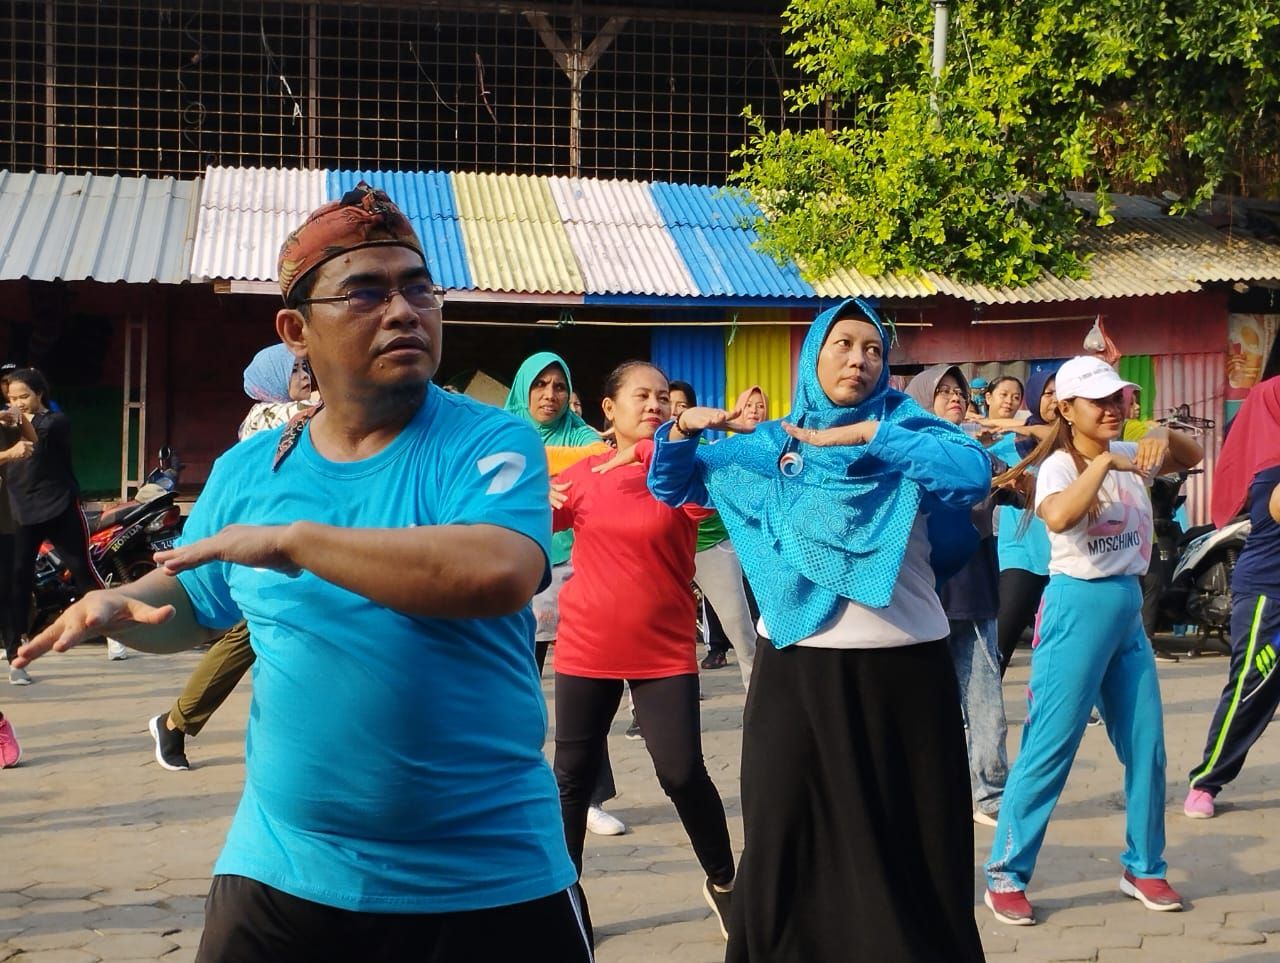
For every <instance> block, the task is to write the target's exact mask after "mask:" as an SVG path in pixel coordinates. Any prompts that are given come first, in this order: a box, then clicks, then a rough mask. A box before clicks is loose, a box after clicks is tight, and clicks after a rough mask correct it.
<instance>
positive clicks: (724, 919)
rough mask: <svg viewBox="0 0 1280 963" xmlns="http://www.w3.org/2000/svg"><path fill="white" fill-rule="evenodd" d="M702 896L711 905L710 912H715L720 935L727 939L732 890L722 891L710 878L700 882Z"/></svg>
mask: <svg viewBox="0 0 1280 963" xmlns="http://www.w3.org/2000/svg"><path fill="white" fill-rule="evenodd" d="M702 898H703V899H705V900H706V901H707V905H708V906H710V907H711V912H712V913H713V914H715V918H716V922H717V923H718V924H719V925H720V935H721V936H723V937H724V938H725V940H726V941H727V940H728V939H729V904H730V903H732V902H733V890H730V891H729V892H727V893H722V892H720V890H718V889H716V888H715V886H713V885H712V884H711V880H707V881H706V882H705V883H703V884H702Z"/></svg>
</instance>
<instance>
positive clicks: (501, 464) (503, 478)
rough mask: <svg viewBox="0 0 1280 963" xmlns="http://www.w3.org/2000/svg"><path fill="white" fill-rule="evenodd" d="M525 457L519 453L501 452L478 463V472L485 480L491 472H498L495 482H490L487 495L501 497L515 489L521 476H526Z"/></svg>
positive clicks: (494, 478)
mask: <svg viewBox="0 0 1280 963" xmlns="http://www.w3.org/2000/svg"><path fill="white" fill-rule="evenodd" d="M525 464H526V462H525V457H524V455H522V454H520V453H519V452H518V451H500V452H498V453H497V454H496V455H485V456H484V457H483V458H481V459H478V460H477V461H476V471H478V472H480V477H481V478H483V477H484V476H485V475H488V474H489V473H490V472H496V474H495V475H494V476H493V481H491V482H489V488H488V490H486V491H485V494H486V495H501V494H502V493H503V492H509V491H511V489H512V488H514V487H515V484H516V482H518V481H519V480H520V476H521V475H523V474H524V466H525Z"/></svg>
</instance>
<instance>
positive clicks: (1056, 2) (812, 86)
mask: <svg viewBox="0 0 1280 963" xmlns="http://www.w3.org/2000/svg"><path fill="white" fill-rule="evenodd" d="M951 18H952V20H951V31H950V36H949V43H948V51H947V67H946V70H945V71H944V73H943V76H942V77H941V78H940V80H938V81H937V82H935V81H934V79H933V78H932V76H931V71H930V61H931V43H932V32H933V11H932V4H931V3H930V0H792V2H791V4H790V6H789V7H788V9H787V12H786V14H785V25H784V28H783V29H784V31H785V32H786V33H787V35H788V36H789V37H790V38H791V41H792V42H791V45H790V48H789V52H790V53H791V54H792V55H793V56H794V57H796V58H797V62H798V64H799V67H800V69H801V70H802V71H803V73H804V75H805V77H806V78H807V82H806V83H804V84H803V85H802V86H801V87H800V88H799V89H797V90H793V91H789V92H788V95H787V96H788V102H789V106H790V108H791V109H792V110H795V111H806V110H807V111H810V112H811V113H812V112H816V111H824V112H830V115H831V116H833V117H834V118H835V122H834V123H832V124H830V125H828V126H829V127H830V129H829V130H808V131H806V132H801V133H797V132H794V131H790V130H780V131H775V130H771V129H769V127H768V125H767V124H766V123H765V122H764V120H763V119H762V118H760V117H758V116H755V115H753V114H751V112H750V111H748V117H749V118H750V121H751V123H752V126H753V134H752V136H751V137H750V139H749V141H748V143H747V144H746V145H745V146H744V147H743V149H742V150H740V151H739V152H738V157H739V159H740V161H741V162H742V168H741V170H740V171H739V172H738V173H737V174H735V175H734V177H733V178H732V180H731V182H732V184H733V185H734V186H736V187H738V188H742V189H745V190H747V191H749V192H750V193H751V195H752V196H753V197H755V198H756V199H757V200H759V201H760V202H761V203H762V204H763V205H764V206H765V207H766V208H767V210H768V211H769V214H770V219H769V221H768V222H766V223H762V224H760V225H758V227H759V230H760V232H761V239H762V244H763V246H764V248H765V250H767V251H769V252H770V253H771V254H773V255H774V256H775V257H778V258H780V259H781V258H793V259H795V260H797V261H798V262H800V263H801V264H802V265H804V268H805V271H806V273H807V274H809V275H810V276H811V277H821V276H823V275H825V274H827V273H829V272H830V271H831V270H833V269H834V268H837V267H854V268H857V269H858V270H861V271H863V272H865V273H869V274H879V273H883V272H886V271H899V270H905V271H912V272H916V271H938V272H942V273H946V274H949V275H951V276H954V277H958V278H962V279H965V280H970V281H978V282H982V283H987V284H999V285H1018V284H1024V283H1026V282H1028V281H1031V280H1033V279H1035V278H1036V277H1037V276H1039V275H1040V274H1041V273H1042V272H1043V271H1045V270H1048V271H1052V272H1054V273H1056V274H1063V275H1069V276H1080V275H1082V274H1083V273H1085V272H1086V271H1087V268H1086V265H1085V264H1084V262H1083V260H1082V258H1081V257H1080V255H1079V253H1078V252H1077V250H1076V249H1075V248H1074V247H1073V238H1074V237H1075V234H1076V230H1077V227H1078V224H1079V221H1080V218H1081V216H1082V215H1081V214H1080V213H1079V212H1078V211H1076V210H1075V209H1073V208H1072V207H1071V206H1070V205H1069V204H1068V203H1067V202H1066V199H1065V197H1064V192H1065V191H1067V190H1092V191H1096V192H1098V197H1099V203H1100V210H1099V214H1098V221H1099V223H1102V224H1105V223H1107V222H1109V220H1110V214H1109V212H1108V210H1107V204H1106V192H1108V191H1134V190H1141V191H1147V192H1158V191H1172V192H1174V193H1175V194H1176V195H1177V196H1178V197H1179V198H1180V199H1181V200H1180V201H1179V207H1180V209H1184V210H1185V209H1190V208H1194V207H1195V206H1196V205H1198V204H1200V203H1201V202H1203V201H1204V200H1206V199H1207V198H1209V197H1210V196H1211V195H1212V194H1213V193H1214V192H1215V191H1229V192H1232V193H1236V194H1240V195H1256V196H1274V195H1275V194H1276V192H1277V189H1278V188H1280V159H1278V158H1280V2H1277V0H1230V2H1223V0H952V3H951Z"/></svg>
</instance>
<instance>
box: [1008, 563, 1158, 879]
mask: <svg viewBox="0 0 1280 963" xmlns="http://www.w3.org/2000/svg"><path fill="white" fill-rule="evenodd" d="M1039 636H1040V643H1039V645H1038V646H1037V647H1036V650H1035V652H1034V654H1033V655H1032V657H1031V680H1030V682H1029V683H1028V692H1027V722H1026V725H1025V727H1024V728H1023V730H1022V749H1021V751H1020V753H1019V755H1018V758H1017V760H1016V761H1015V762H1014V764H1013V768H1012V770H1011V771H1010V773H1009V782H1008V785H1006V786H1005V791H1004V801H1003V803H1002V805H1001V807H1000V820H999V825H998V826H997V827H996V834H995V841H994V843H993V844H992V847H991V859H990V860H988V861H987V865H986V871H987V885H988V886H990V887H991V889H992V890H993V891H995V892H1001V893H1003V892H1010V891H1013V890H1024V889H1026V888H1027V884H1028V883H1029V882H1030V881H1031V875H1032V873H1033V872H1034V871H1035V866H1036V857H1037V856H1038V855H1039V853H1040V846H1041V845H1042V844H1043V843H1044V834H1045V830H1046V829H1047V827H1048V825H1049V816H1050V815H1051V814H1052V813H1053V808H1054V806H1056V805H1057V803H1058V796H1059V795H1060V794H1061V793H1062V787H1063V786H1064V785H1066V782H1067V774H1068V773H1069V772H1070V770H1071V763H1072V762H1073V761H1074V759H1075V755H1076V749H1078V748H1079V746H1080V738H1081V736H1082V735H1083V734H1084V731H1085V726H1086V724H1087V723H1088V720H1089V711H1090V709H1092V708H1093V706H1094V705H1098V706H1100V707H1101V708H1102V715H1103V718H1104V720H1105V721H1106V726H1107V735H1108V737H1109V738H1110V739H1111V744H1112V745H1113V746H1114V747H1115V750H1116V755H1117V756H1118V757H1119V759H1120V762H1121V764H1123V766H1124V790H1125V812H1126V822H1125V850H1124V853H1123V854H1122V855H1121V857H1120V862H1121V864H1122V865H1123V866H1124V868H1125V869H1127V870H1129V871H1130V872H1132V873H1133V875H1134V876H1137V877H1140V878H1141V877H1153V878H1163V877H1164V875H1165V872H1166V864H1165V861H1164V802H1165V799H1164V796H1165V751H1164V715H1163V712H1162V711H1161V706H1160V685H1159V682H1158V681H1157V679H1156V667H1155V658H1154V656H1153V655H1152V652H1151V644H1150V642H1148V641H1147V636H1146V633H1145V632H1144V631H1143V628H1142V589H1141V587H1140V586H1139V584H1138V578H1137V576H1132V575H1125V576H1113V577H1111V578H1103V579H1092V580H1088V581H1085V580H1082V579H1075V578H1071V577H1069V576H1066V575H1054V576H1053V577H1052V578H1050V580H1049V586H1048V588H1046V589H1045V593H1044V601H1043V603H1042V607H1041V611H1040V627H1039Z"/></svg>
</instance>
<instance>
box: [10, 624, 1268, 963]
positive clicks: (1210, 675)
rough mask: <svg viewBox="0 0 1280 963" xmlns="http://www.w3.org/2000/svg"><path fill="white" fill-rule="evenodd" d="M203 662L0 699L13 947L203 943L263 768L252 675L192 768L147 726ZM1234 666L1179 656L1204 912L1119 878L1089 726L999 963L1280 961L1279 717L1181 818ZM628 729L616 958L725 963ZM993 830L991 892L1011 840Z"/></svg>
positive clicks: (81, 677) (616, 861)
mask: <svg viewBox="0 0 1280 963" xmlns="http://www.w3.org/2000/svg"><path fill="white" fill-rule="evenodd" d="M197 658H198V654H197V653H184V654H182V655H176V656H168V657H159V656H143V655H135V656H134V657H133V658H131V659H129V660H128V661H126V662H119V663H109V662H107V660H106V658H105V654H104V651H103V649H102V648H101V647H86V648H81V649H77V650H75V651H73V652H71V653H68V654H67V655H64V656H54V657H49V658H46V659H43V660H41V661H40V662H39V663H37V664H36V665H35V667H34V669H33V675H34V676H35V677H36V678H37V683H36V684H35V685H32V686H29V687H26V688H14V687H10V686H8V685H4V684H2V683H0V710H3V711H4V712H5V713H6V714H7V715H8V716H9V717H10V718H11V719H12V721H13V723H14V725H15V727H16V728H17V730H18V734H19V736H20V738H21V740H22V743H23V747H24V750H25V752H26V756H25V758H24V759H23V762H22V764H21V765H20V766H19V767H17V768H15V769H9V770H5V771H3V772H0V961H4V960H14V961H21V963H64V961H65V963H73V961H85V963H91V961H95V960H111V961H124V960H165V961H169V963H179V961H183V960H190V959H192V958H193V957H194V954H195V947H196V944H197V943H198V941H199V937H200V928H201V924H202V919H203V898H204V895H205V893H206V892H207V890H208V885H209V872H210V868H211V866H212V864H213V860H214V857H215V856H216V854H217V852H218V849H219V846H220V844H221V841H222V837H223V834H224V832H225V831H226V828H227V824H228V821H229V820H230V817H231V814H232V812H233V810H234V807H235V804H236V801H237V799H238V797H239V792H240V786H241V782H242V779H243V766H242V745H243V726H244V721H245V717H246V713H247V711H248V703H249V685H248V680H246V681H245V683H243V684H242V686H241V688H240V689H239V690H237V692H236V693H235V694H234V695H233V696H232V698H231V699H230V700H229V701H228V703H227V705H226V706H225V707H224V708H223V710H222V711H221V712H220V713H219V714H218V715H217V716H215V717H214V719H213V721H212V722H211V723H210V724H209V725H208V727H207V728H206V729H205V731H204V733H203V734H202V735H201V736H200V738H199V739H197V740H192V741H189V743H188V746H189V754H190V756H191V759H192V762H193V764H194V765H195V767H196V768H194V769H193V770H192V771H190V772H185V773H171V772H166V771H164V770H162V769H161V768H160V767H159V766H157V765H156V764H155V762H154V761H153V758H152V746H151V740H150V737H149V736H148V734H147V731H146V722H147V719H148V717H149V716H152V715H155V714H156V713H158V712H161V711H162V710H164V709H166V708H167V707H168V706H169V705H170V704H171V702H172V699H173V697H174V696H175V694H176V693H177V692H178V690H179V689H180V687H181V686H182V683H183V682H184V680H185V679H186V676H187V674H188V672H190V670H191V668H192V667H193V666H194V665H195V663H196V660H197ZM731 658H732V657H731ZM334 671H341V668H340V667H339V666H335V667H334ZM1225 671H1226V663H1225V660H1223V659H1222V658H1215V657H1205V658H1200V659H1194V660H1187V659H1184V660H1183V661H1182V662H1180V663H1178V664H1176V665H1161V666H1160V679H1161V685H1162V687H1163V692H1164V702H1165V713H1166V725H1165V728H1166V735H1167V743H1168V752H1169V792H1168V807H1169V809H1168V812H1169V817H1168V836H1169V845H1168V859H1169V863H1170V866H1171V871H1170V879H1171V881H1172V882H1173V884H1174V885H1175V886H1177V887H1178V889H1179V890H1181V891H1182V893H1183V894H1184V896H1186V897H1187V898H1188V899H1189V901H1190V908H1189V909H1188V911H1187V912H1184V913H1151V912H1149V911H1147V910H1145V909H1143V908H1142V907H1141V906H1140V905H1138V904H1137V903H1135V902H1133V901H1131V900H1128V899H1126V898H1124V897H1123V896H1121V895H1120V893H1119V892H1118V891H1117V888H1116V882H1117V880H1118V878H1119V875H1120V868H1119V866H1118V864H1117V856H1118V854H1119V852H1120V850H1121V848H1122V847H1123V843H1124V839H1123V835H1124V817H1123V795H1122V791H1121V785H1122V783H1121V771H1120V767H1119V764H1118V763H1117V762H1116V760H1115V757H1114V755H1113V753H1112V752H1111V749H1110V746H1109V744H1108V742H1107V739H1106V734H1105V732H1104V731H1103V730H1102V729H1100V728H1095V729H1090V730H1089V731H1088V732H1087V733H1086V735H1085V738H1084V743H1083V745H1082V747H1081V751H1080V756H1079V758H1078V760H1077V762H1076V766H1075V769H1074V771H1073V772H1072V775H1071V779H1070V781H1069V782H1068V784H1067V789H1066V792H1065V794H1064V796H1063V799H1062V803H1061V805H1060V806H1059V807H1058V810H1057V813H1056V814H1055V817H1054V820H1053V822H1052V823H1051V824H1050V826H1049V833H1048V838H1047V840H1046V842H1045V847H1044V850H1043V853H1042V855H1041V859H1040V863H1039V867H1038V870H1037V873H1036V878H1035V880H1034V883H1033V885H1032V889H1031V896H1032V897H1033V899H1034V901H1035V905H1036V908H1037V911H1038V913H1039V916H1040V918H1041V921H1042V922H1041V924H1040V925H1038V926H1036V927H1033V928H1010V927H1003V926H1000V925H999V924H997V923H995V922H994V921H993V920H992V919H991V917H990V914H989V913H988V912H987V911H986V909H985V908H982V907H980V906H977V905H975V913H976V914H977V919H978V922H979V925H980V927H981V931H982V937H983V942H984V944H985V946H986V949H987V953H988V959H989V960H991V961H992V963H996V961H1002V960H1017V961H1041V960H1044V961H1074V960H1090V961H1097V963H1127V961H1139V960H1141V961H1144V963H1149V961H1161V963H1164V961H1187V963H1199V961H1208V960H1234V961H1237V963H1263V961H1276V960H1280V841H1277V838H1276V837H1277V836H1280V792H1278V791H1277V785H1278V784H1280V730H1278V731H1276V732H1275V733H1273V734H1269V735H1268V736H1267V737H1264V739H1263V741H1262V742H1261V743H1260V744H1259V745H1258V747H1257V748H1256V750H1255V752H1254V754H1253V756H1252V758H1251V759H1250V761H1249V765H1248V766H1247V767H1246V769H1245V771H1244V773H1243V774H1242V776H1241V777H1240V779H1239V780H1238V781H1237V782H1236V784H1235V785H1234V786H1232V787H1230V788H1229V789H1228V790H1227V791H1226V792H1225V793H1224V794H1223V796H1222V799H1221V801H1222V803H1223V805H1222V806H1221V816H1220V817H1219V818H1217V819H1215V820H1212V821H1208V822H1192V821H1190V820H1188V819H1185V818H1184V817H1183V816H1182V814H1181V799H1182V789H1183V777H1184V774H1185V772H1186V771H1187V770H1188V769H1189V768H1190V767H1191V766H1192V765H1193V764H1194V763H1195V762H1196V761H1198V759H1199V755H1198V754H1199V751H1200V748H1201V746H1202V744H1203V741H1204V736H1205V727H1206V725H1207V723H1208V716H1209V713H1210V711H1211V708H1212V705H1213V702H1214V700H1215V698H1216V695H1217V692H1218V691H1219V689H1220V687H1221V685H1222V682H1223V675H1224V673H1225ZM1026 676H1027V658H1026V655H1025V654H1024V653H1022V652H1019V654H1018V656H1017V657H1016V661H1015V664H1014V666H1013V667H1012V668H1011V670H1010V673H1009V676H1008V678H1007V680H1006V686H1005V694H1006V702H1007V706H1008V709H1009V717H1010V720H1011V722H1012V723H1013V725H1011V729H1010V751H1011V754H1012V753H1015V752H1016V747H1017V744H1018V739H1019V736H1020V732H1021V727H1020V723H1021V720H1022V717H1023V704H1022V692H1023V685H1024V683H1025V681H1026ZM703 688H704V693H705V696H706V699H705V701H704V702H703V729H704V740H705V748H706V754H707V762H708V766H709V768H710V770H711V773H712V778H713V779H714V780H715V781H716V784H717V785H718V786H719V787H720V791H721V794H722V795H723V797H724V800H725V806H726V809H727V810H728V812H729V817H730V830H731V832H732V835H733V839H734V844H735V846H740V845H741V840H742V823H741V818H740V815H739V812H740V810H739V800H738V784H737V771H738V770H737V766H738V755H739V750H740V747H741V734H740V728H739V723H740V719H741V711H742V698H743V697H742V689H741V684H740V680H739V676H738V673H737V670H736V668H735V667H733V664H732V662H731V663H730V667H729V668H727V669H722V670H718V671H715V672H707V673H704V674H703ZM548 696H550V689H549V686H548ZM340 724H341V720H335V725H340ZM624 728H625V720H623V719H622V718H621V717H619V719H618V720H617V722H616V723H615V726H614V736H613V737H612V738H611V740H610V751H611V753H612V757H613V762H614V771H615V774H616V778H617V783H618V789H619V796H618V798H617V799H616V800H615V801H614V802H612V803H611V804H610V809H611V811H612V812H614V813H615V814H616V815H618V816H620V817H621V818H623V819H624V820H626V821H627V823H628V824H629V825H630V826H631V832H630V833H628V834H627V835H625V836H621V837H615V838H609V839H602V838H599V837H590V839H589V841H588V850H587V863H586V882H585V885H586V888H587V892H588V894H589V897H590V900H591V907H592V912H593V915H594V918H595V923H596V927H597V939H598V943H599V954H598V955H599V959H600V960H601V961H602V963H623V961H637V963H639V961H646V963H647V961H654V960H662V961H705V963H711V961H718V960H721V959H723V942H722V940H721V938H720V935H719V932H718V930H717V929H716V927H715V925H714V924H713V923H712V922H711V920H710V919H709V916H708V911H707V910H706V908H705V907H704V905H703V903H702V899H701V897H700V895H699V887H700V885H701V882H702V875H701V874H700V872H699V871H698V867H697V864H696V862H695V861H694V859H693V856H692V853H691V851H690V849H689V846H688V843H687V841H686V840H685V838H684V835H683V831H682V830H681V827H680V824H679V822H678V821H677V819H676V816H675V812H674V810H673V809H672V807H671V806H670V804H669V803H668V802H667V800H666V799H665V797H663V795H662V793H661V791H660V790H659V789H658V786H657V783H656V780H655V779H654V776H653V771H652V768H651V766H650V763H649V759H648V757H647V755H645V752H644V745H643V743H641V742H631V741H627V740H625V739H624V738H623V737H622V732H623V730H624ZM339 742H340V738H339ZM337 762H338V760H337V758H336V757H335V764H336V763H337ZM976 830H977V832H976V844H977V845H976V849H975V854H974V855H975V872H974V883H975V889H974V892H975V894H977V893H980V892H981V890H980V889H979V888H978V887H979V885H980V884H979V875H978V866H979V865H980V863H981V861H982V859H984V858H985V857H986V848H987V847H988V846H989V845H990V840H991V832H992V831H991V830H989V829H984V828H982V827H976ZM975 904H976V900H975ZM817 963H822V961H817Z"/></svg>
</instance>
